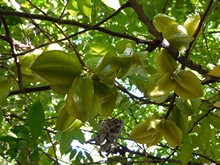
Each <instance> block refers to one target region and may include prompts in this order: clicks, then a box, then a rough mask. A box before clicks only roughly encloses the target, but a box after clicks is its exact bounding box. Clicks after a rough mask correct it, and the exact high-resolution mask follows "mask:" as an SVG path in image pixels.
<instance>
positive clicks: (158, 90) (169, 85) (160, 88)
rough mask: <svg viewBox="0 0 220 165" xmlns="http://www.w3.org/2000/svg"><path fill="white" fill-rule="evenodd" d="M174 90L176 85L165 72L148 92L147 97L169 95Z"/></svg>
mask: <svg viewBox="0 0 220 165" xmlns="http://www.w3.org/2000/svg"><path fill="white" fill-rule="evenodd" d="M175 88H176V83H175V82H174V81H173V80H172V79H171V74H170V73H168V72H167V73H165V74H164V75H161V78H159V79H158V81H157V82H156V83H155V85H154V86H153V88H152V89H151V90H150V91H149V96H150V97H157V96H162V95H165V94H169V92H171V91H173V90H174V89H175Z"/></svg>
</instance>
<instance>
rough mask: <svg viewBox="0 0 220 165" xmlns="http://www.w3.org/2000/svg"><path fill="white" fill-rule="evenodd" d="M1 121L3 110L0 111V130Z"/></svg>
mask: <svg viewBox="0 0 220 165" xmlns="http://www.w3.org/2000/svg"><path fill="white" fill-rule="evenodd" d="M2 121H3V110H2V109H0V129H1V127H2Z"/></svg>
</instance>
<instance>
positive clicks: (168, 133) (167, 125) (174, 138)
mask: <svg viewBox="0 0 220 165" xmlns="http://www.w3.org/2000/svg"><path fill="white" fill-rule="evenodd" d="M182 136H183V135H182V131H181V129H180V128H179V127H178V126H177V125H176V123H175V122H174V121H172V120H165V119H153V120H150V119H149V120H147V121H145V122H143V123H139V124H137V125H136V126H135V127H134V128H133V129H132V131H131V134H130V139H132V140H134V141H136V142H138V143H140V144H146V145H147V146H148V147H150V146H153V145H156V144H157V143H159V142H160V141H161V140H162V138H163V137H164V138H165V140H166V141H167V142H168V143H169V144H170V145H171V146H178V145H180V144H181V141H182Z"/></svg>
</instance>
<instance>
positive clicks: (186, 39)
mask: <svg viewBox="0 0 220 165" xmlns="http://www.w3.org/2000/svg"><path fill="white" fill-rule="evenodd" d="M162 34H163V37H164V38H166V39H167V40H168V41H169V42H170V43H171V44H172V45H173V46H174V47H175V48H176V49H177V50H179V51H185V50H187V49H188V48H189V44H190V42H192V41H193V39H194V38H193V37H192V36H190V35H188V34H187V30H186V29H185V28H184V27H183V26H181V25H178V24H172V25H170V26H167V27H166V29H165V30H163V31H162Z"/></svg>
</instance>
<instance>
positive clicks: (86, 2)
mask: <svg viewBox="0 0 220 165" xmlns="http://www.w3.org/2000/svg"><path fill="white" fill-rule="evenodd" d="M77 3H78V7H79V8H80V9H81V10H82V11H83V13H84V14H85V15H86V16H87V17H88V18H89V20H90V21H91V19H92V18H91V14H92V8H91V7H92V2H91V0H83V1H82V0H77Z"/></svg>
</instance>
